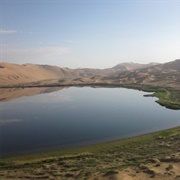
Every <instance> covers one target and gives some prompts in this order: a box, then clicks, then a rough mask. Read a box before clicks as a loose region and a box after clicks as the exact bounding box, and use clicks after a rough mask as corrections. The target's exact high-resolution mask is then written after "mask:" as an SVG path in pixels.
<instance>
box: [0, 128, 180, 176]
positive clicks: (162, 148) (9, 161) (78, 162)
mask: <svg viewBox="0 0 180 180" xmlns="http://www.w3.org/2000/svg"><path fill="white" fill-rule="evenodd" d="M179 140H180V127H177V128H173V129H169V130H165V131H160V132H155V133H151V134H146V135H142V136H138V137H134V138H128V139H123V140H118V141H112V142H107V143H102V144H97V145H90V146H85V147H80V148H73V149H67V150H60V151H56V152H49V153H40V154H31V155H24V156H19V157H9V158H3V159H1V160H0V166H1V168H0V179H8V178H9V179H18V178H19V179H88V178H89V177H90V176H91V175H92V174H94V173H105V175H108V174H109V173H116V170H122V169H124V168H128V167H131V168H133V167H134V168H138V169H142V168H143V166H142V164H143V163H147V162H149V161H152V160H153V158H158V159H161V158H163V157H166V156H170V155H172V154H177V153H178V149H179V144H180V142H179ZM173 157H174V155H173Z"/></svg>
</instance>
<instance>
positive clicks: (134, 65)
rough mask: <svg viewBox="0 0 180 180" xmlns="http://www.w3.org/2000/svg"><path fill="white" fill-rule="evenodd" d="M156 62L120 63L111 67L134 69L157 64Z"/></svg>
mask: <svg viewBox="0 0 180 180" xmlns="http://www.w3.org/2000/svg"><path fill="white" fill-rule="evenodd" d="M157 64H158V63H153V62H151V63H149V64H138V63H133V62H130V63H120V64H117V65H116V66H114V67H113V69H118V70H122V71H128V70H135V69H143V68H146V67H150V66H154V65H157Z"/></svg>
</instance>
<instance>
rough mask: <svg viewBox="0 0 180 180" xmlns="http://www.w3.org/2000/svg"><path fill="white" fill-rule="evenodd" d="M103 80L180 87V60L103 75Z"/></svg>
mask: <svg viewBox="0 0 180 180" xmlns="http://www.w3.org/2000/svg"><path fill="white" fill-rule="evenodd" d="M102 81H104V82H107V81H108V82H112V83H119V84H143V85H153V86H161V87H173V88H178V89H180V60H179V59H177V60H175V61H172V62H169V63H165V64H159V65H155V66H150V67H146V68H143V69H136V70H133V71H125V72H122V73H119V74H116V75H115V76H107V77H103V78H102Z"/></svg>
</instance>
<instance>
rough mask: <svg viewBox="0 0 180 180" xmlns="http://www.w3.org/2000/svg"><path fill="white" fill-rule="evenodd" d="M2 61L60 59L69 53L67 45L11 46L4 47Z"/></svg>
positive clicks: (36, 61) (37, 61) (34, 61)
mask: <svg viewBox="0 0 180 180" xmlns="http://www.w3.org/2000/svg"><path fill="white" fill-rule="evenodd" d="M1 52H2V54H1V57H2V61H4V62H6V61H8V62H15V63H26V62H32V63H39V62H42V61H47V60H55V59H60V58H61V57H62V56H64V55H66V54H68V53H69V48H65V47H59V46H56V47H37V48H21V49H19V48H9V47H2V51H1Z"/></svg>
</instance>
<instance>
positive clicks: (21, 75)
mask: <svg viewBox="0 0 180 180" xmlns="http://www.w3.org/2000/svg"><path fill="white" fill-rule="evenodd" d="M147 66H149V65H142V64H135V63H122V64H118V65H117V66H115V67H113V68H107V69H90V68H79V69H69V68H61V67H58V66H50V65H37V64H23V65H19V64H11V63H0V74H1V76H0V85H1V86H6V85H17V84H24V83H31V82H37V81H44V80H57V79H64V80H69V79H70V80H71V79H76V78H90V77H93V76H97V75H99V76H110V75H116V74H118V73H121V72H125V71H129V70H134V69H139V68H143V67H147Z"/></svg>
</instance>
